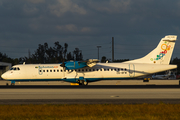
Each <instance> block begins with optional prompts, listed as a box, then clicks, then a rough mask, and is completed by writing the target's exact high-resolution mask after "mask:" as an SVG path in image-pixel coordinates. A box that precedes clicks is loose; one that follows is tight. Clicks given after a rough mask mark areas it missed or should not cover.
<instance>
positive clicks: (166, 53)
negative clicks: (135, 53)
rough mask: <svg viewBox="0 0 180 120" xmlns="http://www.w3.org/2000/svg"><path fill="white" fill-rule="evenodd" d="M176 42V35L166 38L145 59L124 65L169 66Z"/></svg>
mask: <svg viewBox="0 0 180 120" xmlns="http://www.w3.org/2000/svg"><path fill="white" fill-rule="evenodd" d="M176 40H177V36H176V35H168V36H165V37H164V38H162V39H161V41H160V42H159V44H158V46H157V47H156V48H155V49H154V50H153V51H151V52H150V53H149V54H147V55H146V56H145V57H142V58H140V59H135V60H131V61H127V62H124V63H149V64H169V62H170V60H171V56H172V53H173V50H174V46H175V42H176Z"/></svg>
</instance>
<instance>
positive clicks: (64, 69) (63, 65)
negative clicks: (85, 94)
mask: <svg viewBox="0 0 180 120" xmlns="http://www.w3.org/2000/svg"><path fill="white" fill-rule="evenodd" d="M60 66H61V67H63V77H64V79H66V77H65V71H66V64H65V62H64V59H63V63H62V64H61V65H60Z"/></svg>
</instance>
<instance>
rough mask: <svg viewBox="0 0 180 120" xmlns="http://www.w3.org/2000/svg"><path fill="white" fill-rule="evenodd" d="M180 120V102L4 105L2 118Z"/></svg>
mask: <svg viewBox="0 0 180 120" xmlns="http://www.w3.org/2000/svg"><path fill="white" fill-rule="evenodd" d="M24 119H25V120H39V119H43V120H50V119H51V120H52V119H54V120H56V119H57V120H59V119H62V120H84V119H87V120H92V119H93V120H94V119H95V120H114V119H116V120H142V119H144V120H161V119H163V120H179V119H180V104H163V103H160V104H124V105H114V104H105V105H47V104H45V105H0V120H24Z"/></svg>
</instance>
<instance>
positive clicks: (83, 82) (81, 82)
mask: <svg viewBox="0 0 180 120" xmlns="http://www.w3.org/2000/svg"><path fill="white" fill-rule="evenodd" d="M78 82H79V85H88V81H87V80H86V79H85V78H84V77H79V80H78Z"/></svg>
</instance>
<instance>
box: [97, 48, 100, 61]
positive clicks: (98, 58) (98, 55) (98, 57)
mask: <svg viewBox="0 0 180 120" xmlns="http://www.w3.org/2000/svg"><path fill="white" fill-rule="evenodd" d="M97 48H98V60H99V48H101V46H97Z"/></svg>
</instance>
